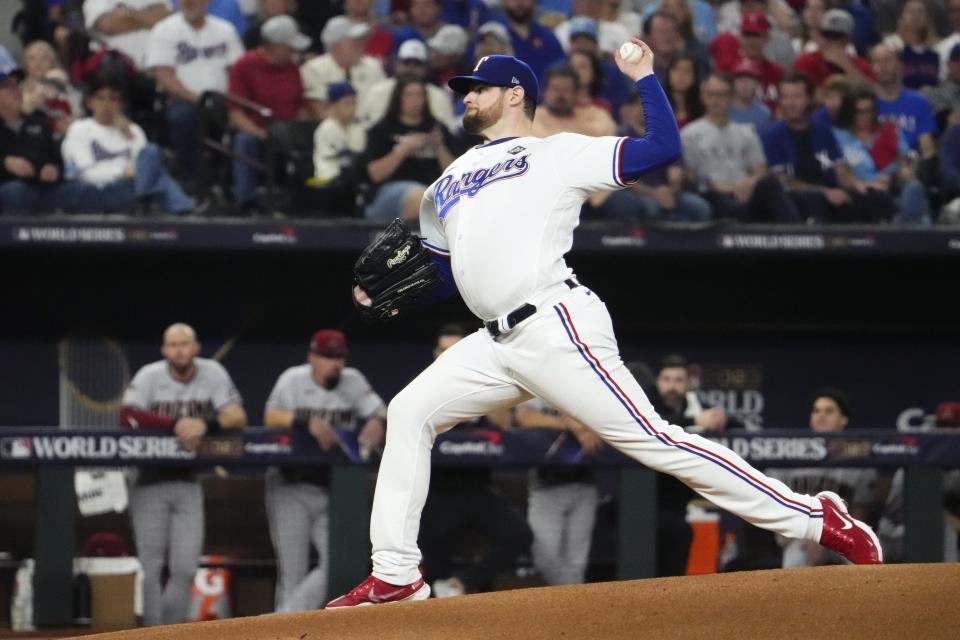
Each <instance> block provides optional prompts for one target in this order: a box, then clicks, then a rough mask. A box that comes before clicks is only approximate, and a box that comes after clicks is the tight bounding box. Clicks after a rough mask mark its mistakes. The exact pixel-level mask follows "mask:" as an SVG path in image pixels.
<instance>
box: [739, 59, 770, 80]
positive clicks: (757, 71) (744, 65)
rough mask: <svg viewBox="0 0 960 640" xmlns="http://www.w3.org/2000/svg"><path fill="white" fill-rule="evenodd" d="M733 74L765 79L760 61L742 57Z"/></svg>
mask: <svg viewBox="0 0 960 640" xmlns="http://www.w3.org/2000/svg"><path fill="white" fill-rule="evenodd" d="M733 75H735V76H752V77H754V78H756V79H757V80H763V69H761V68H760V63H758V62H757V61H756V60H751V59H750V58H740V62H738V63H737V66H735V67H734V68H733Z"/></svg>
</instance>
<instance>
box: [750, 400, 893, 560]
mask: <svg viewBox="0 0 960 640" xmlns="http://www.w3.org/2000/svg"><path fill="white" fill-rule="evenodd" d="M849 424H850V406H849V403H848V401H847V399H846V397H845V396H844V394H843V393H842V392H840V391H837V390H834V389H824V390H822V391H819V392H817V394H816V395H815V396H814V399H813V403H812V406H811V408H810V429H811V430H812V431H813V432H814V433H837V432H840V431H843V430H844V429H846V428H847V427H848V426H849ZM767 473H768V474H769V476H770V477H771V478H776V479H777V480H779V481H781V482H783V483H784V484H785V485H787V486H788V487H790V488H791V489H793V490H794V491H800V492H803V493H809V495H816V494H818V493H820V492H821V491H832V492H834V493H836V494H837V495H839V496H840V497H841V498H843V500H845V501H846V502H847V504H848V505H849V506H850V515H852V516H853V517H854V518H857V519H858V520H863V521H867V522H872V521H874V519H875V516H876V513H875V511H876V510H877V507H878V505H877V498H878V496H877V495H876V484H877V472H876V470H875V469H865V468H849V467H829V468H823V467H808V468H799V469H768V470H767ZM778 541H779V542H780V544H781V546H782V547H783V568H784V569H791V568H794V567H812V566H816V565H823V564H841V563H842V560H840V559H839V557H837V556H836V555H834V554H832V553H830V552H829V551H827V550H826V549H824V548H823V547H821V546H820V545H818V544H814V543H813V542H811V541H809V540H787V539H783V538H780V537H779V536H778ZM884 560H886V558H884Z"/></svg>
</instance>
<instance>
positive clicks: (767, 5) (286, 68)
mask: <svg viewBox="0 0 960 640" xmlns="http://www.w3.org/2000/svg"><path fill="white" fill-rule="evenodd" d="M23 4H24V10H23V11H22V12H21V14H20V16H19V18H18V20H17V22H16V33H17V34H18V36H19V37H20V39H21V40H22V42H23V53H22V55H21V56H19V59H17V58H15V57H14V56H12V55H11V54H10V53H9V52H8V51H6V50H5V49H2V48H0V119H2V124H3V126H2V127H0V155H2V168H0V210H2V212H3V213H8V214H24V213H36V214H41V213H51V212H57V211H60V212H65V213H72V212H87V213H96V212H107V213H109V212H128V213H135V214H173V215H180V214H200V215H257V214H263V213H273V212H276V211H285V212H287V213H290V214H294V215H309V214H313V215H328V216H357V217H366V218H368V219H374V220H383V221H386V220H389V219H392V218H393V217H397V216H399V217H403V218H405V219H415V218H416V216H417V211H418V208H419V200H420V197H421V195H422V193H423V191H424V190H425V189H426V188H427V186H428V185H429V184H431V183H432V182H433V181H434V180H435V179H436V178H438V177H439V175H440V173H441V172H442V170H443V168H444V167H445V166H446V165H447V164H449V163H450V162H451V161H452V159H453V158H455V157H456V156H457V155H459V154H460V153H462V152H463V151H464V150H466V149H467V148H469V146H470V145H473V144H476V143H477V140H476V139H471V138H470V137H469V136H467V135H466V134H465V133H464V132H463V130H462V128H461V126H460V118H461V116H462V111H463V105H462V102H461V101H460V100H459V97H458V96H456V95H455V94H453V93H452V92H451V91H450V90H449V89H448V88H447V86H446V80H447V79H448V78H450V77H451V76H453V75H456V74H458V73H461V72H463V71H465V70H468V69H471V68H473V67H474V66H475V64H476V63H477V61H478V60H479V59H480V58H482V57H483V56H487V55H493V54H512V55H516V56H517V57H519V58H521V59H523V60H524V61H526V62H527V63H528V64H529V65H530V66H531V67H532V69H533V70H534V72H535V73H536V74H537V76H538V78H540V81H541V84H542V88H543V91H542V100H541V104H540V105H539V108H538V109H537V113H536V117H535V121H534V131H535V133H536V135H540V136H548V135H551V134H553V133H557V132H561V131H572V132H578V133H583V134H587V135H595V136H601V135H629V136H637V135H642V134H643V128H644V127H643V125H644V117H643V112H642V106H641V103H640V101H639V99H638V96H637V95H636V87H635V86H633V84H632V83H630V82H629V81H628V80H627V79H626V78H625V77H624V76H623V75H622V74H621V73H620V72H619V71H618V69H617V67H616V65H615V63H614V62H613V53H614V52H615V51H616V49H617V48H618V47H619V45H620V44H621V43H622V42H624V41H626V40H627V39H628V38H629V37H631V36H639V37H641V38H643V39H644V40H645V41H646V42H648V43H649V45H650V46H651V48H652V50H653V51H654V53H655V56H656V58H655V62H656V73H657V75H658V76H659V78H660V80H661V82H662V84H663V86H664V88H665V90H666V92H667V95H668V97H669V99H670V101H671V103H672V105H673V107H674V111H675V114H676V117H677V121H678V124H679V125H680V127H681V133H682V135H683V143H684V152H683V157H682V158H681V159H678V160H677V162H676V163H675V164H674V165H672V166H669V167H664V168H662V170H660V171H658V172H655V173H653V174H651V175H648V176H646V177H645V178H644V179H643V180H642V181H641V182H640V183H639V184H637V185H635V186H633V187H631V188H629V189H626V190H624V191H621V192H617V193H614V194H594V195H593V196H592V197H590V198H589V199H588V201H587V203H586V204H585V205H584V213H585V216H586V217H588V218H593V219H607V220H618V221H626V222H629V223H642V222H645V221H650V220H676V221H709V220H734V221H739V222H753V221H765V222H787V223H805V222H815V223H831V222H862V223H886V222H891V223H897V224H909V225H930V224H934V223H936V222H944V223H946V222H957V221H960V0H906V1H905V2H904V1H903V0H897V1H895V2H892V1H890V0H729V1H725V2H719V1H707V0H628V1H622V0H548V1H546V2H539V3H535V2H534V1H533V0H390V1H387V0H344V1H343V2H342V3H341V2H325V1H311V2H306V1H301V2H299V3H298V2H296V0H259V2H258V1H257V0H122V1H121V0H85V1H84V0H25V2H24V3H23Z"/></svg>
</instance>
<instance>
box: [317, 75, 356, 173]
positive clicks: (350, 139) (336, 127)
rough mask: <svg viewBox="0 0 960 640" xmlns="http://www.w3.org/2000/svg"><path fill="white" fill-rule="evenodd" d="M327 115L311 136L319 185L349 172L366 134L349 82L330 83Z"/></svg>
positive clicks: (354, 93) (354, 92) (354, 163)
mask: <svg viewBox="0 0 960 640" xmlns="http://www.w3.org/2000/svg"><path fill="white" fill-rule="evenodd" d="M328 102H329V108H328V109H327V117H326V119H324V121H323V122H321V123H320V126H318V127H317V130H316V132H315V133H314V136H313V167H314V177H315V178H316V179H317V182H318V183H319V184H321V185H324V184H330V183H332V182H334V181H336V180H337V179H339V178H347V177H348V174H350V173H352V172H353V168H354V166H355V165H356V163H357V160H358V158H359V157H360V154H362V153H363V150H364V149H365V148H366V145H367V134H366V130H365V129H364V128H363V126H362V125H361V124H360V123H359V122H358V121H357V119H356V113H357V93H356V91H354V89H353V86H352V85H351V84H350V83H349V82H338V83H336V84H332V85H330V88H329V91H328Z"/></svg>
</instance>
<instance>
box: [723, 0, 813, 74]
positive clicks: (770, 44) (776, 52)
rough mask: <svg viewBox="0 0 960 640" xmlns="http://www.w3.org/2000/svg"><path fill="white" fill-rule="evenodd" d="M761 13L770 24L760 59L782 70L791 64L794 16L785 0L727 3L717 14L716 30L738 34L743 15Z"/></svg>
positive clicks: (795, 21) (754, 0) (732, 1)
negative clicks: (766, 60)
mask: <svg viewBox="0 0 960 640" xmlns="http://www.w3.org/2000/svg"><path fill="white" fill-rule="evenodd" d="M755 12H760V13H763V14H764V15H765V16H766V17H767V22H768V23H769V24H770V32H769V37H768V38H767V42H766V44H765V46H764V50H763V53H764V56H766V57H767V58H769V59H770V60H772V61H773V62H775V63H777V64H778V65H780V66H781V67H783V68H784V69H788V68H790V66H791V65H792V64H793V59H794V53H793V44H792V43H791V42H790V34H792V33H795V32H796V30H797V22H798V19H797V14H796V13H794V11H793V9H791V8H790V6H789V5H788V4H787V3H786V2H785V0H730V1H729V2H726V3H724V4H723V5H721V7H720V8H719V10H718V11H717V31H719V32H720V33H731V34H733V35H739V34H740V26H741V25H742V24H743V15H744V14H745V13H755Z"/></svg>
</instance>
